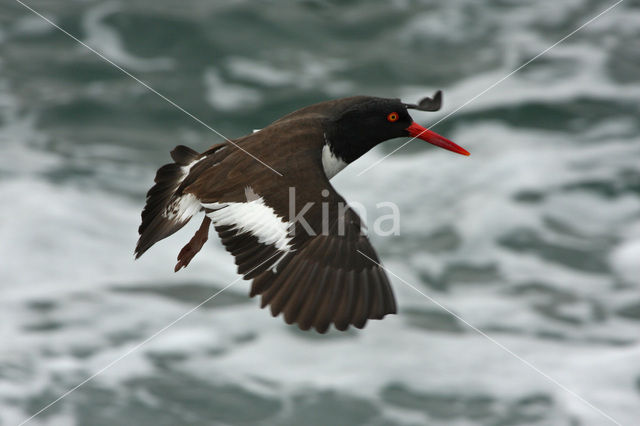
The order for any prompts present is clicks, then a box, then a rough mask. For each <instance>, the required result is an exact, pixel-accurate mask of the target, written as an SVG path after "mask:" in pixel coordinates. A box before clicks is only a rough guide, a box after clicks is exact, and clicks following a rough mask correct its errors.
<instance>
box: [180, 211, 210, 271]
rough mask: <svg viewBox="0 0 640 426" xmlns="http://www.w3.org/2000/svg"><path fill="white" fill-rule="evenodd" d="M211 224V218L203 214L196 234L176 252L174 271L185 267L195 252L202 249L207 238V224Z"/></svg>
mask: <svg viewBox="0 0 640 426" xmlns="http://www.w3.org/2000/svg"><path fill="white" fill-rule="evenodd" d="M210 224H211V219H209V218H208V217H207V216H205V218H204V220H203V221H202V225H200V228H199V229H198V231H197V232H196V234H195V235H194V236H193V237H192V238H191V240H190V241H189V242H188V243H187V245H185V246H184V247H183V248H182V250H180V253H178V263H176V267H175V268H174V272H178V271H179V270H180V269H181V268H186V267H187V265H188V264H189V262H191V259H193V258H194V256H195V255H196V254H198V252H199V251H200V249H202V246H203V245H204V243H206V242H207V239H208V238H209V225H210Z"/></svg>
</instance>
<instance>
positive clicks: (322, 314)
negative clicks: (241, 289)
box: [251, 210, 396, 333]
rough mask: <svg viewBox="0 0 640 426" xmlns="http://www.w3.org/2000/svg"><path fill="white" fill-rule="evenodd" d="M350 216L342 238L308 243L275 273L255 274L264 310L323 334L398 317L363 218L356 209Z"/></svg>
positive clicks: (255, 289)
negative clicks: (331, 329) (362, 224)
mask: <svg viewBox="0 0 640 426" xmlns="http://www.w3.org/2000/svg"><path fill="white" fill-rule="evenodd" d="M345 216H346V217H345V219H346V226H345V233H344V234H343V235H340V234H338V233H336V232H330V233H327V234H324V235H322V234H321V235H317V236H314V237H312V238H310V239H308V240H307V241H306V242H305V243H304V244H303V245H302V246H301V247H300V248H299V250H297V251H296V252H294V253H290V254H288V255H287V257H286V258H285V259H284V260H283V265H282V266H281V267H278V270H277V272H276V273H274V272H273V271H269V270H267V271H263V272H261V273H260V274H259V275H258V276H256V278H255V279H254V281H253V284H252V287H251V296H255V295H258V294H260V295H262V307H265V306H267V305H270V306H271V313H272V314H273V316H277V315H278V314H280V313H281V312H282V313H284V318H285V321H286V322H287V323H288V324H292V323H297V324H298V326H299V327H300V328H301V329H303V330H308V329H309V328H311V327H314V328H315V329H316V330H317V331H318V332H320V333H324V332H325V331H327V329H328V328H329V326H330V325H331V324H332V323H333V324H334V325H335V327H336V328H337V329H338V330H346V329H347V328H348V327H349V325H354V326H355V327H357V328H362V327H364V326H365V324H366V322H367V320H368V319H381V318H383V317H384V316H385V315H387V314H394V313H396V302H395V298H394V296H393V291H392V290H391V286H390V285H389V280H388V279H387V276H386V274H385V272H384V270H382V268H381V267H380V266H378V265H377V264H376V263H374V262H372V261H371V260H369V258H371V259H374V260H375V261H376V262H379V261H378V256H377V255H376V253H375V250H374V249H373V247H372V246H371V243H370V242H369V239H368V238H367V237H366V236H364V235H362V234H361V231H360V219H359V218H358V216H357V215H356V214H355V213H354V212H353V211H351V210H348V211H347V213H346V215H345ZM334 231H335V229H334Z"/></svg>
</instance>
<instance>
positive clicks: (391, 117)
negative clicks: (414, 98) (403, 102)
mask: <svg viewBox="0 0 640 426" xmlns="http://www.w3.org/2000/svg"><path fill="white" fill-rule="evenodd" d="M398 118H400V116H398V113H397V112H392V113H391V114H389V115H387V120H389V121H390V122H392V123H393V122H394V121H398Z"/></svg>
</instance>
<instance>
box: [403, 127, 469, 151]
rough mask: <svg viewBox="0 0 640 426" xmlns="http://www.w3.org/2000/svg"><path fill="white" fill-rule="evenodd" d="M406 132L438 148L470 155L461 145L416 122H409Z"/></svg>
mask: <svg viewBox="0 0 640 426" xmlns="http://www.w3.org/2000/svg"><path fill="white" fill-rule="evenodd" d="M407 132H409V135H411V136H412V137H414V138H418V139H422V140H423V141H426V142H429V143H430V144H432V145H435V146H439V147H440V148H444V149H446V150H449V151H453V152H455V153H458V154H462V155H470V154H469V151H467V150H466V149H464V148H463V147H461V146H459V145H456V144H455V143H453V142H451V141H450V140H449V139H447V138H443V137H442V136H440V135H439V134H437V133H436V132H432V131H431V130H428V129H425V128H424V127H422V126H421V125H419V124H418V123H416V122H413V123H411V126H409V127H407Z"/></svg>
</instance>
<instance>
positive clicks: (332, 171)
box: [322, 143, 347, 179]
mask: <svg viewBox="0 0 640 426" xmlns="http://www.w3.org/2000/svg"><path fill="white" fill-rule="evenodd" d="M345 167H347V163H346V162H345V161H344V160H342V159H341V158H339V157H337V156H336V155H335V154H334V153H333V152H331V148H330V147H329V144H328V143H326V144H325V145H324V146H323V147H322V168H323V169H324V174H325V175H326V176H327V179H331V178H332V177H334V176H335V175H337V174H338V172H340V171H341V170H342V169H344V168H345Z"/></svg>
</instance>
